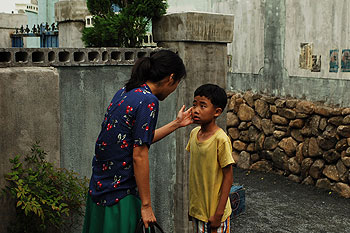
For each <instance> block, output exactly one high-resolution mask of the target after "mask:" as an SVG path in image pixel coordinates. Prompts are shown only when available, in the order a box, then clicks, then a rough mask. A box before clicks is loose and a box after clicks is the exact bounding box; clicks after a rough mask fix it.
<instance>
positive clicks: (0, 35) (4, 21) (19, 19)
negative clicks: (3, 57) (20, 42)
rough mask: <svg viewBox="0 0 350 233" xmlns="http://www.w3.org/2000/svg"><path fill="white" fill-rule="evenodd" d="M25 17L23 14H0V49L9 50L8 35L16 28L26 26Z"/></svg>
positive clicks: (26, 20) (10, 45) (9, 41)
mask: <svg viewBox="0 0 350 233" xmlns="http://www.w3.org/2000/svg"><path fill="white" fill-rule="evenodd" d="M27 22H28V19H27V16H26V15H24V14H7V13H0V48H11V47H12V43H11V38H10V34H11V33H13V32H15V31H16V27H17V28H19V27H21V25H26V24H27Z"/></svg>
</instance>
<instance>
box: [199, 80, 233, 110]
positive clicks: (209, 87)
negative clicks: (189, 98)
mask: <svg viewBox="0 0 350 233" xmlns="http://www.w3.org/2000/svg"><path fill="white" fill-rule="evenodd" d="M196 96H204V97H207V98H208V99H209V100H210V101H211V103H212V104H213V105H214V106H215V107H218V108H221V109H222V111H224V109H225V107H226V104H227V95H226V92H225V90H224V89H223V88H221V87H219V86H218V85H215V84H210V83H208V84H204V85H202V86H200V87H198V88H197V89H196V90H195V92H194V97H196Z"/></svg>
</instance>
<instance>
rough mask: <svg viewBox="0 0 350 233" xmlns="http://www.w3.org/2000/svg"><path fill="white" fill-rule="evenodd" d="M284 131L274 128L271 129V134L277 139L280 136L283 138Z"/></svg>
mask: <svg viewBox="0 0 350 233" xmlns="http://www.w3.org/2000/svg"><path fill="white" fill-rule="evenodd" d="M286 134H287V133H286V132H284V131H280V130H275V131H273V136H274V137H275V138H277V139H278V140H281V139H282V138H284V137H285V136H286Z"/></svg>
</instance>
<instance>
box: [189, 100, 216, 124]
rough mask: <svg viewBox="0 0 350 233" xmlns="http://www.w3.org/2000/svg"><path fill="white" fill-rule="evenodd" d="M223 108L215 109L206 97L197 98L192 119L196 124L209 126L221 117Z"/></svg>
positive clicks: (194, 101) (194, 102)
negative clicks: (208, 124)
mask: <svg viewBox="0 0 350 233" xmlns="http://www.w3.org/2000/svg"><path fill="white" fill-rule="evenodd" d="M221 112H222V110H221V108H217V107H215V106H214V105H213V104H212V103H211V101H210V100H209V99H208V98H207V97H205V96H195V97H194V100H193V107H192V118H193V121H194V123H196V124H200V125H202V124H207V123H210V122H211V121H213V120H215V119H216V118H217V117H218V116H220V114H221Z"/></svg>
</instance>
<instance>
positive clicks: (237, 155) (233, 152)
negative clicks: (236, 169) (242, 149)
mask: <svg viewBox="0 0 350 233" xmlns="http://www.w3.org/2000/svg"><path fill="white" fill-rule="evenodd" d="M232 158H233V160H234V161H235V164H237V163H238V160H239V153H238V152H237V151H235V150H234V151H232Z"/></svg>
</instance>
